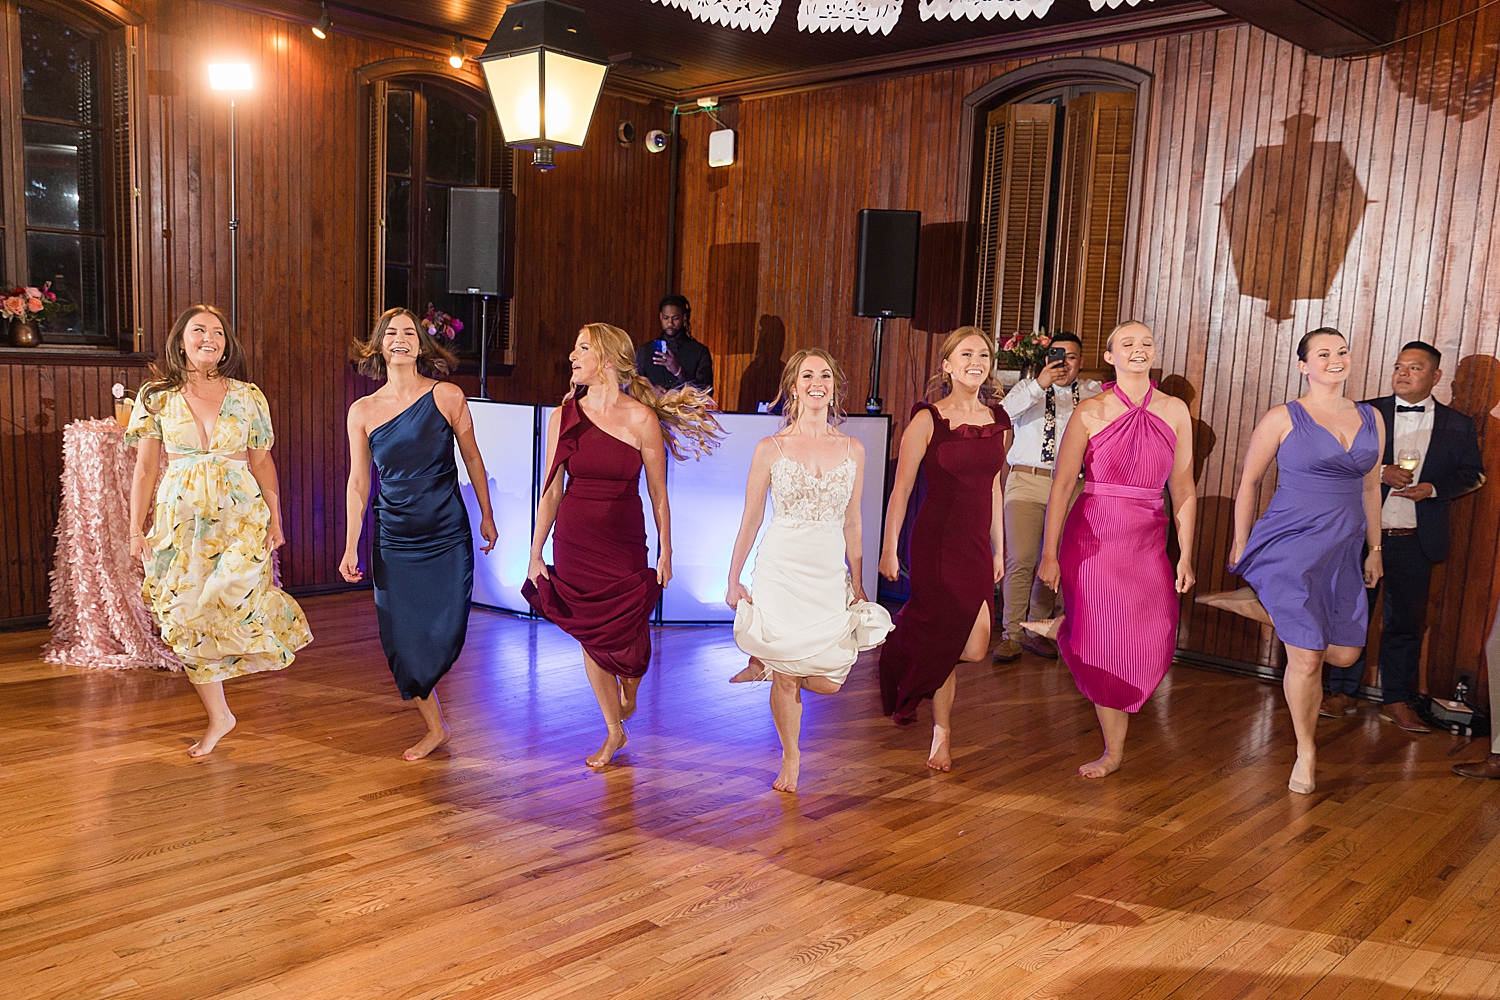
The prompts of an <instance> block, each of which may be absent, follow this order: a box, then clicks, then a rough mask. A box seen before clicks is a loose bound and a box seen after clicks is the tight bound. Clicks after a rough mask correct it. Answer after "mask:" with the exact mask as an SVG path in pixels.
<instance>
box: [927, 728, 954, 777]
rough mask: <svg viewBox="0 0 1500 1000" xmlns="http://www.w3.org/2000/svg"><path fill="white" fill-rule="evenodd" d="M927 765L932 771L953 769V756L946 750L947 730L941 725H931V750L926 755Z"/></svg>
mask: <svg viewBox="0 0 1500 1000" xmlns="http://www.w3.org/2000/svg"><path fill="white" fill-rule="evenodd" d="M927 766H928V767H930V768H932V769H933V770H934V771H951V770H953V756H952V754H950V753H949V752H948V730H946V729H944V728H943V727H942V726H933V727H932V752H931V753H929V754H928V755H927Z"/></svg>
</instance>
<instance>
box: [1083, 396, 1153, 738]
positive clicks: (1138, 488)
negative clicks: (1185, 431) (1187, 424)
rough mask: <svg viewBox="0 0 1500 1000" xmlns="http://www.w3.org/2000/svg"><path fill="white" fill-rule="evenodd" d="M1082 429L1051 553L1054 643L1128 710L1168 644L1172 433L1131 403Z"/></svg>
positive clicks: (1136, 704)
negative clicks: (1073, 486) (1077, 490)
mask: <svg viewBox="0 0 1500 1000" xmlns="http://www.w3.org/2000/svg"><path fill="white" fill-rule="evenodd" d="M1110 389H1113V390H1114V393H1115V395H1116V396H1118V397H1120V399H1122V400H1124V402H1125V405H1126V406H1127V407H1129V409H1128V410H1127V411H1126V412H1125V414H1124V415H1123V416H1121V417H1118V418H1116V419H1115V421H1114V422H1113V423H1111V424H1110V425H1109V426H1108V427H1106V428H1104V430H1102V431H1100V432H1099V433H1098V434H1095V435H1094V436H1093V437H1092V438H1090V439H1089V445H1088V450H1087V451H1086V452H1085V453H1084V456H1083V471H1084V480H1085V481H1084V487H1083V495H1082V496H1080V497H1079V498H1078V502H1077V503H1075V504H1074V505H1073V511H1072V513H1070V514H1069V515H1068V520H1067V522H1066V523H1065V524H1064V526H1063V535H1062V547H1061V550H1060V551H1059V553H1058V563H1059V566H1060V568H1061V570H1062V587H1061V592H1062V598H1063V606H1064V607H1066V608H1067V609H1068V613H1067V615H1066V616H1065V617H1064V618H1063V623H1062V627H1061V628H1060V629H1059V631H1058V635H1057V649H1058V652H1059V653H1061V654H1062V658H1063V662H1065V663H1066V664H1067V665H1068V669H1069V670H1070V671H1071V672H1072V674H1073V682H1074V683H1075V684H1077V685H1078V690H1079V691H1081V692H1082V693H1083V696H1084V697H1085V698H1087V699H1088V700H1089V701H1091V702H1093V703H1094V704H1096V705H1103V706H1105V707H1106V708H1116V709H1119V710H1120V711H1122V712H1138V711H1140V708H1141V705H1142V704H1144V703H1145V701H1146V699H1147V698H1149V697H1151V692H1152V691H1155V690H1156V685H1158V684H1160V683H1161V679H1162V678H1163V677H1165V676H1166V675H1167V668H1168V667H1170V666H1171V665H1172V656H1173V654H1174V653H1175V652H1176V651H1177V615H1178V603H1177V600H1178V599H1177V586H1176V584H1177V575H1176V574H1175V573H1174V572H1173V571H1172V563H1171V560H1170V559H1168V558H1167V512H1166V505H1165V504H1164V503H1163V502H1162V490H1163V489H1165V487H1166V484H1167V477H1168V476H1169V475H1171V473H1172V461H1173V457H1174V455H1175V453H1176V445H1177V435H1176V434H1174V433H1173V431H1172V428H1171V427H1169V426H1168V425H1167V422H1166V421H1165V420H1163V419H1162V418H1161V417H1158V416H1157V415H1156V414H1154V413H1152V412H1150V411H1149V410H1147V409H1146V407H1147V406H1148V405H1150V402H1151V397H1152V395H1154V394H1155V392H1156V383H1154V382H1153V383H1152V384H1151V389H1150V391H1148V392H1147V393H1146V398H1145V399H1144V400H1142V401H1141V405H1139V406H1136V405H1134V404H1132V403H1131V402H1130V400H1129V398H1128V397H1126V395H1125V394H1124V393H1123V392H1121V391H1120V389H1119V387H1118V386H1116V385H1115V384H1114V383H1110V384H1109V385H1107V386H1106V387H1105V391H1109V390H1110Z"/></svg>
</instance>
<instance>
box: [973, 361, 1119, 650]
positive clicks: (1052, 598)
mask: <svg viewBox="0 0 1500 1000" xmlns="http://www.w3.org/2000/svg"><path fill="white" fill-rule="evenodd" d="M1051 346H1052V347H1054V348H1058V347H1061V348H1063V349H1064V350H1066V351H1067V356H1066V357H1065V358H1064V359H1063V360H1061V361H1057V362H1054V363H1052V364H1050V365H1047V366H1046V367H1045V368H1043V369H1042V370H1041V371H1040V372H1038V373H1037V376H1036V378H1023V379H1022V380H1021V381H1019V382H1017V383H1016V385H1015V388H1013V389H1011V390H1010V392H1008V393H1006V396H1005V400H1004V401H1003V402H1002V403H1001V405H1002V406H1004V407H1005V412H1006V413H1007V414H1009V415H1010V423H1011V427H1012V433H1013V435H1014V438H1013V440H1012V442H1011V446H1010V451H1009V452H1007V453H1006V460H1007V461H1008V462H1009V464H1010V475H1009V476H1008V477H1006V480H1005V584H1004V598H1005V611H1004V616H1005V633H1004V634H1003V635H1002V636H1001V638H1000V644H999V645H998V646H996V647H995V661H996V662H997V663H1009V662H1010V661H1011V660H1014V659H1016V658H1017V657H1018V656H1020V655H1021V650H1022V649H1026V650H1029V651H1031V652H1033V653H1035V654H1037V655H1038V656H1044V657H1046V658H1047V659H1056V658H1057V646H1056V645H1055V644H1054V643H1053V642H1052V640H1050V639H1046V638H1043V637H1042V636H1036V635H1032V634H1031V633H1029V632H1027V631H1026V630H1024V629H1023V628H1021V623H1022V622H1023V621H1040V620H1042V619H1045V618H1050V617H1052V614H1053V610H1054V608H1055V607H1056V603H1057V595H1056V594H1054V593H1053V592H1052V591H1051V590H1049V589H1047V587H1046V585H1045V584H1043V583H1042V582H1041V581H1040V580H1037V579H1036V564H1037V563H1038V562H1039V561H1040V559H1041V554H1042V529H1043V527H1044V526H1045V525H1046V521H1047V497H1048V496H1049V495H1050V494H1051V492H1052V471H1053V469H1054V468H1055V467H1056V465H1057V449H1058V448H1059V447H1060V446H1061V445H1062V437H1063V431H1064V430H1066V429H1067V426H1068V418H1070V417H1072V416H1073V408H1074V407H1075V406H1077V405H1078V403H1079V402H1080V401H1081V400H1085V399H1088V398H1089V397H1090V396H1097V395H1099V393H1100V392H1102V391H1103V387H1102V386H1101V385H1100V384H1099V383H1098V382H1094V381H1092V380H1090V381H1083V382H1080V381H1078V369H1079V367H1080V366H1081V365H1082V362H1083V343H1082V342H1081V341H1080V340H1079V339H1078V338H1077V337H1076V336H1074V335H1073V334H1071V333H1059V334H1058V335H1056V336H1055V337H1053V338H1052V344H1051ZM1079 487H1080V488H1081V487H1082V481H1081V480H1080V482H1079ZM1077 495H1078V494H1077V492H1075V493H1074V498H1075V499H1076V498H1077Z"/></svg>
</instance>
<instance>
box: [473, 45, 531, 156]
mask: <svg viewBox="0 0 1500 1000" xmlns="http://www.w3.org/2000/svg"><path fill="white" fill-rule="evenodd" d="M480 65H481V66H483V67H484V79H485V82H486V83H488V84H489V88H490V100H492V101H494V103H495V114H496V115H497V116H498V117H499V119H500V131H501V132H503V133H504V134H505V141H506V142H508V143H510V144H512V145H520V144H523V143H533V142H536V141H538V140H540V139H541V138H542V134H541V132H542V123H541V110H540V107H539V104H540V102H539V101H538V100H537V96H538V86H539V84H538V81H539V79H540V77H541V53H540V52H523V53H521V54H520V55H515V56H506V57H504V58H500V59H486V60H484V61H483V62H481V63H480Z"/></svg>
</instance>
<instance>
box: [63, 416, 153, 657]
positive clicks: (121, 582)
mask: <svg viewBox="0 0 1500 1000" xmlns="http://www.w3.org/2000/svg"><path fill="white" fill-rule="evenodd" d="M134 472H135V449H134V448H131V447H129V446H127V445H126V444H125V431H124V430H123V429H122V428H121V427H120V425H119V423H117V422H116V421H114V420H75V421H73V423H71V424H69V425H68V426H66V427H64V428H63V474H62V510H61V512H60V513H59V516H58V519H57V552H56V554H55V555H54V557H53V562H52V616H51V618H52V620H51V624H52V641H51V642H50V643H48V644H47V648H46V649H44V650H43V651H42V659H44V660H46V661H47V662H48V663H69V664H73V665H75V666H80V667H103V668H114V669H134V668H139V667H154V668H156V669H158V670H181V669H182V663H181V662H179V661H178V659H177V657H175V656H173V655H172V651H171V650H170V649H168V648H167V647H166V646H165V645H163V644H162V641H161V637H160V635H159V633H158V632H157V628H156V622H155V621H154V620H153V619H152V617H151V612H150V611H148V610H147V609H146V603H145V601H144V600H142V598H141V584H142V582H143V581H144V579H145V571H144V570H143V569H142V568H141V564H140V562H139V561H137V560H135V559H132V558H130V538H129V535H130V480H131V476H132V475H133V474H134Z"/></svg>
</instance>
